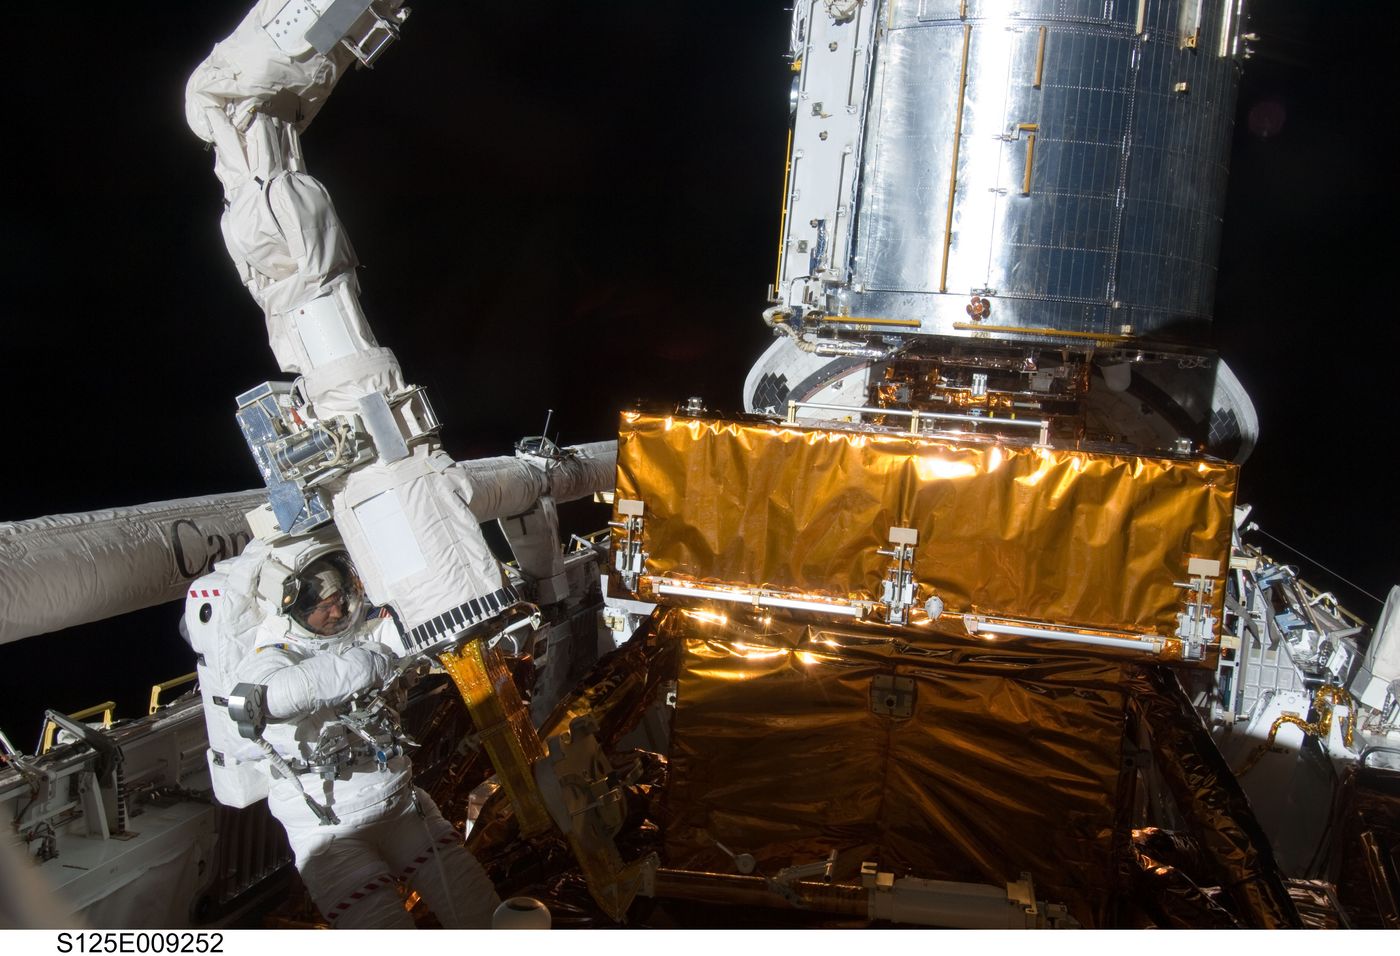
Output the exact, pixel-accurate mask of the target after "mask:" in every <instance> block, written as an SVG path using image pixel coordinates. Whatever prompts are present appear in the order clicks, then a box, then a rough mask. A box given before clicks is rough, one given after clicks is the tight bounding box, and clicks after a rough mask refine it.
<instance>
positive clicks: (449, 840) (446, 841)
mask: <svg viewBox="0 0 1400 956" xmlns="http://www.w3.org/2000/svg"><path fill="white" fill-rule="evenodd" d="M460 839H461V837H459V836H457V834H455V833H449V834H448V835H447V836H445V837H439V838H438V839H437V840H435V841H434V842H435V843H440V844H442V845H443V846H451V845H452V844H454V843H456V842H458V840H460ZM431 853H432V847H431V846H429V847H428V852H427V853H424V854H423V855H422V856H418V857H414V860H413V862H412V863H410V864H408V866H406V867H404V868H403V869H402V870H400V871H399V877H400V878H403V877H406V876H408V875H409V874H410V873H412V872H413V871H414V870H416V869H418V868H419V867H420V866H422V865H423V864H424V863H427V862H428V858H429V857H430V856H431Z"/></svg>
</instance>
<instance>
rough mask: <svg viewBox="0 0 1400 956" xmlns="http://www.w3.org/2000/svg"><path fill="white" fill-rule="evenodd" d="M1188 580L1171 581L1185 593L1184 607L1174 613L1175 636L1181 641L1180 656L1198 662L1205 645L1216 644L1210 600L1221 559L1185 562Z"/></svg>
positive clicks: (1213, 616) (1202, 655)
mask: <svg viewBox="0 0 1400 956" xmlns="http://www.w3.org/2000/svg"><path fill="white" fill-rule="evenodd" d="M1186 573H1187V574H1189V575H1190V580H1189V581H1175V582H1173V583H1174V584H1175V585H1176V586H1177V587H1179V588H1181V589H1183V590H1184V591H1186V592H1188V596H1187V599H1186V600H1187V604H1186V608H1185V610H1183V611H1181V612H1180V613H1179V614H1177V616H1176V620H1177V629H1176V636H1177V637H1179V638H1181V640H1182V648H1181V656H1182V657H1183V658H1184V659H1185V660H1188V661H1198V660H1200V659H1201V658H1202V657H1204V656H1205V649H1206V645H1208V644H1213V643H1215V615H1214V614H1212V613H1211V607H1210V600H1211V598H1212V597H1213V596H1214V594H1215V579H1216V578H1218V577H1219V576H1220V562H1219V561H1216V560H1213V559H1211V558H1191V559H1190V560H1189V561H1187V563H1186Z"/></svg>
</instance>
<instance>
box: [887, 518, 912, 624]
mask: <svg viewBox="0 0 1400 956" xmlns="http://www.w3.org/2000/svg"><path fill="white" fill-rule="evenodd" d="M918 543H919V532H917V531H915V530H914V529H913V528H891V529H890V544H892V545H894V547H893V548H888V549H887V548H881V549H879V552H878V553H879V554H883V555H885V556H886V557H890V558H893V559H894V563H893V564H892V565H891V566H890V569H889V571H888V572H886V575H885V580H884V582H883V585H882V587H881V592H880V602H881V603H882V604H884V605H885V621H886V623H889V624H908V623H909V608H910V607H911V606H912V605H913V604H914V595H915V592H916V590H917V587H916V586H915V584H914V546H915V545H917V544H918Z"/></svg>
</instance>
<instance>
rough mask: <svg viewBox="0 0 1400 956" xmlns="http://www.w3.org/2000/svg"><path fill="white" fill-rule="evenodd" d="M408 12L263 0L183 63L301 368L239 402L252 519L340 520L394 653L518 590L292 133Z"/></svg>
mask: <svg viewBox="0 0 1400 956" xmlns="http://www.w3.org/2000/svg"><path fill="white" fill-rule="evenodd" d="M407 12H408V11H407V10H406V9H404V8H403V7H402V0H334V2H332V0H292V2H286V0H260V2H258V3H257V4H256V5H255V6H254V7H253V9H252V11H251V12H250V13H249V14H248V16H247V17H245V18H244V20H243V22H242V23H240V24H239V26H238V28H237V29H236V30H235V31H234V32H233V34H232V35H231V36H229V37H228V38H227V39H226V40H224V41H223V42H221V43H219V44H218V45H217V46H216V47H215V48H214V50H213V52H212V53H211V54H210V55H209V57H208V58H207V59H206V60H205V61H204V62H203V63H202V64H201V65H200V66H199V67H198V69H196V70H195V72H194V75H193V76H192V77H191V78H190V82H189V86H188V88H187V90H186V119H187V121H188V123H189V125H190V128H191V129H192V130H194V132H195V133H196V135H198V136H200V137H201V138H202V139H204V140H205V141H206V142H209V143H212V144H213V146H214V152H215V173H216V174H217V176H218V178H219V181H220V183H221V184H222V185H223V187H224V197H225V200H226V210H225V212H224V217H223V233H224V239H225V244H226V245H227V247H228V250H229V254H230V256H231V257H232V258H233V261H234V264H235V266H236V267H237V269H238V272H239V276H240V278H241V279H242V280H243V282H244V284H245V285H246V287H247V288H248V290H249V292H250V293H251V294H252V296H253V298H254V300H255V301H257V303H258V304H259V306H261V307H262V310H263V313H264V316H265V318H266V321H267V329H268V338H269V342H270V344H271V346H272V350H273V353H274V354H275V356H276V358H277V361H278V363H279V365H280V366H281V367H282V369H283V371H285V372H288V373H291V374H295V375H299V376H300V378H299V379H298V380H297V381H296V382H295V383H291V384H284V383H268V384H266V385H264V386H260V387H259V388H257V389H253V390H251V391H249V392H248V393H246V394H245V395H244V396H242V397H240V400H239V405H240V411H239V422H240V425H241V427H242V429H243V432H244V435H245V437H246V438H247V440H248V443H249V446H250V448H251V449H252V451H253V454H254V457H255V458H256V459H257V461H258V464H259V467H260V469H261V471H262V473H263V477H264V480H265V481H266V483H267V485H268V489H269V498H270V503H271V510H272V513H273V515H272V516H273V517H275V519H276V523H275V525H273V524H272V523H271V522H268V523H267V526H266V527H264V528H262V529H258V528H257V527H256V526H255V531H258V533H259V537H264V538H268V539H270V540H272V541H273V542H274V547H275V542H276V539H278V537H279V536H285V535H301V534H305V533H307V532H309V531H312V530H314V529H316V528H318V527H320V526H322V525H325V524H327V523H329V522H331V521H334V523H335V526H336V529H337V530H338V531H339V533H340V536H341V538H342V539H343V540H344V542H345V545H346V548H347V549H348V550H349V552H350V554H351V557H352V558H353V559H354V562H355V564H356V565H357V566H358V567H359V569H360V573H361V575H362V576H363V579H364V583H365V589H366V592H367V594H368V596H369V597H370V599H371V600H372V601H373V602H374V603H376V604H381V605H392V606H393V607H394V610H395V611H396V614H397V617H398V620H399V621H400V622H401V624H402V627H403V632H404V633H403V637H402V639H401V640H400V641H399V643H398V646H396V647H395V648H394V651H395V652H396V653H398V654H401V655H416V654H419V653H425V652H431V651H433V650H436V649H439V648H443V647H448V646H451V645H452V644H453V643H454V642H455V641H456V640H458V638H459V636H460V635H461V634H463V633H464V632H467V631H471V630H473V629H475V628H477V627H478V626H484V625H486V623H487V622H489V621H491V620H493V619H494V618H495V617H496V616H497V615H499V614H501V613H502V612H504V611H506V610H508V609H509V608H511V607H512V606H514V605H516V604H517V603H519V599H518V597H517V596H516V594H515V593H514V591H513V590H512V589H511V588H510V587H509V586H508V585H507V584H506V583H505V581H504V580H503V578H502V576H501V573H500V569H499V566H498V565H497V562H496V560H495V558H494V557H493V556H492V554H491V552H490V550H489V548H488V547H487V545H486V542H485V539H484V538H483V537H482V534H481V530H480V527H479V525H478V523H477V519H476V518H475V517H474V516H473V515H472V512H471V507H470V506H471V500H472V485H471V482H470V480H469V478H468V476H467V475H466V474H465V472H464V471H463V470H462V469H461V467H460V466H458V465H457V464H456V463H455V462H453V461H452V459H451V458H450V457H449V456H447V455H446V454H445V453H443V452H442V451H441V450H440V446H439V443H438V439H437V429H438V422H437V419H436V417H435V415H434V414H433V412H432V409H431V406H430V405H429V404H428V402H427V399H426V396H425V395H424V394H423V392H422V390H421V389H418V388H414V387H412V386H409V385H406V384H405V383H404V380H403V375H402V373H401V371H400V369H399V365H398V362H397V360H396V359H395V358H394V354H393V353H392V352H391V351H390V350H389V349H387V348H383V347H381V346H380V345H379V344H378V343H377V342H376V340H375V338H374V335H373V333H372V332H371V331H370V328H369V323H368V321H367V320H366V317H365V315H364V312H363V310H362V309H361V308H360V303H359V297H358V283H357V281H356V278H355V268H356V264H357V263H356V260H355V254H354V250H353V249H352V248H351V245H350V242H349V239H348V238H347V236H346V234H345V229H344V227H343V226H342V224H341V222H340V219H339V217H338V216H337V215H336V212H335V208H334V206H333V205H332V203H331V200H330V196H329V195H328V194H327V192H326V190H325V188H324V187H323V186H322V185H321V184H320V183H319V182H317V181H316V180H315V179H314V178H313V177H311V176H310V175H309V174H308V173H307V172H306V171H305V169H304V164H303V161H302V155H301V148H300V136H301V133H302V131H303V130H305V128H306V127H307V125H308V124H309V123H310V122H311V120H312V118H314V117H315V115H316V113H317V112H318V111H319V110H320V108H321V107H322V105H324V103H325V100H326V97H327V96H329V94H330V92H331V90H332V89H334V87H335V84H336V83H337V81H338V80H339V79H340V77H341V76H343V75H344V73H345V71H346V70H347V69H348V68H349V67H351V66H352V65H354V64H355V63H357V62H359V63H363V64H366V65H368V64H369V63H371V62H372V61H373V60H374V58H375V57H377V56H378V55H379V53H380V52H381V51H382V50H383V49H384V47H385V46H386V45H387V44H388V42H389V41H390V40H392V39H393V38H394V37H395V36H396V35H397V29H398V24H399V23H401V22H402V21H403V19H404V18H405V17H406V15H407Z"/></svg>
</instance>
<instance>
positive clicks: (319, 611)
mask: <svg viewBox="0 0 1400 956" xmlns="http://www.w3.org/2000/svg"><path fill="white" fill-rule="evenodd" d="M346 612H347V609H346V606H345V592H343V591H337V592H336V593H335V594H332V595H331V596H330V597H327V598H323V599H322V600H321V601H319V602H318V603H317V604H316V605H315V606H314V607H313V608H312V609H311V610H310V611H309V612H307V615H306V628H307V630H309V631H313V632H314V633H316V634H321V635H324V636H326V637H330V636H331V635H334V634H339V633H340V631H341V629H342V625H343V623H344V621H345V615H346Z"/></svg>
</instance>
